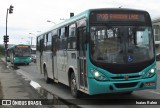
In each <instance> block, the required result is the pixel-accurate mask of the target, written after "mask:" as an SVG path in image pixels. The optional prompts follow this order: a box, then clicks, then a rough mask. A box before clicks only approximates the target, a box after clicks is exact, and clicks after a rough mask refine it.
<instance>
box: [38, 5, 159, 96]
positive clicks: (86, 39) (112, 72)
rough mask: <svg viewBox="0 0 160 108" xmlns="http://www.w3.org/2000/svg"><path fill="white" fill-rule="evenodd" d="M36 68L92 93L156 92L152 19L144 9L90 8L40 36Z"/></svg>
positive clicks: (46, 76)
mask: <svg viewBox="0 0 160 108" xmlns="http://www.w3.org/2000/svg"><path fill="white" fill-rule="evenodd" d="M36 54H37V55H36V57H37V67H38V69H39V72H40V73H42V74H44V79H45V81H46V82H47V83H48V82H49V81H50V80H49V79H53V81H55V82H60V83H62V84H65V85H67V86H69V87H70V88H71V94H72V95H73V96H74V97H78V96H80V91H81V92H83V93H86V94H89V95H95V94H103V93H114V92H122V93H124V94H131V93H132V92H133V91H136V90H144V89H156V86H157V69H156V60H155V49H154V36H153V31H152V23H151V18H150V15H149V13H148V12H146V11H144V10H135V9H123V8H104V9H89V10H86V11H84V12H82V13H80V14H78V15H76V16H73V17H71V18H70V19H68V20H65V21H64V22H62V23H60V24H57V25H55V26H54V27H53V28H52V29H50V30H48V31H46V32H44V33H41V34H39V35H38V36H37V52H36Z"/></svg>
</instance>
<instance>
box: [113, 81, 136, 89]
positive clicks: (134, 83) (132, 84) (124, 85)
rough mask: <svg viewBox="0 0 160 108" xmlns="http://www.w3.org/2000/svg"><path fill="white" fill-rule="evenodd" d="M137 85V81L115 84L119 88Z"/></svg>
mask: <svg viewBox="0 0 160 108" xmlns="http://www.w3.org/2000/svg"><path fill="white" fill-rule="evenodd" d="M136 85H137V82H133V83H122V84H115V86H116V87H117V88H130V87H135V86H136Z"/></svg>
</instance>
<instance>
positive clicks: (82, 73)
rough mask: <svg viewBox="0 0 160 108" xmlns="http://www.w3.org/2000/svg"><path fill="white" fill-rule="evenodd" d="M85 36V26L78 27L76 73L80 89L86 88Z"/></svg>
mask: <svg viewBox="0 0 160 108" xmlns="http://www.w3.org/2000/svg"><path fill="white" fill-rule="evenodd" d="M85 36H86V27H79V28H78V50H79V57H78V70H79V72H78V75H79V84H80V89H83V90H87V73H86V43H85V42H84V38H85Z"/></svg>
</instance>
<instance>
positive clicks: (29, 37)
mask: <svg viewBox="0 0 160 108" xmlns="http://www.w3.org/2000/svg"><path fill="white" fill-rule="evenodd" d="M29 34H32V35H35V34H33V33H29ZM28 38H30V39H31V47H32V39H33V37H28Z"/></svg>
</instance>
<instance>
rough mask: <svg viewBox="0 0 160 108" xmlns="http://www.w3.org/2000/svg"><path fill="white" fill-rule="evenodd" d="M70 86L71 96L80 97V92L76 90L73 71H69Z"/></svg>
mask: <svg viewBox="0 0 160 108" xmlns="http://www.w3.org/2000/svg"><path fill="white" fill-rule="evenodd" d="M70 87H71V94H72V96H73V97H75V98H78V97H80V93H79V91H78V90H77V83H76V77H75V74H74V72H72V73H71V79H70Z"/></svg>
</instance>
